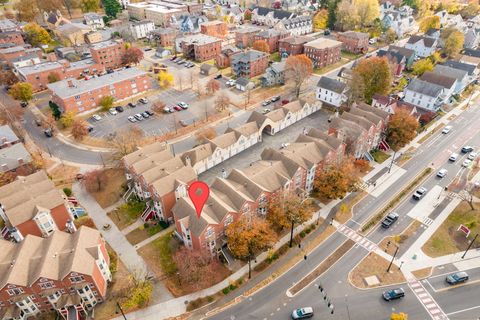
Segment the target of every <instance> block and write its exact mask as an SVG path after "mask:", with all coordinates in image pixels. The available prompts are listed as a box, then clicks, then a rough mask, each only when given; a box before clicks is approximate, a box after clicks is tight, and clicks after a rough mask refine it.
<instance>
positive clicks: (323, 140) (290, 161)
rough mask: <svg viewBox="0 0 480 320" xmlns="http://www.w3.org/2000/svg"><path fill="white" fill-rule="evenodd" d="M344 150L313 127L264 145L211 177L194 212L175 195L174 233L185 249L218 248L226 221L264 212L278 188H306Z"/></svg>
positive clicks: (217, 251) (216, 250) (223, 240)
mask: <svg viewBox="0 0 480 320" xmlns="http://www.w3.org/2000/svg"><path fill="white" fill-rule="evenodd" d="M344 150H345V146H344V145H343V143H342V142H341V141H340V140H339V139H336V138H335V137H332V136H329V135H327V134H325V133H323V132H320V131H319V130H315V129H312V130H310V131H309V132H308V135H306V134H302V135H300V136H299V137H298V139H297V142H295V143H292V144H291V145H289V146H288V147H286V148H284V149H281V150H279V151H277V150H273V149H265V150H264V151H263V153H262V156H261V157H262V159H261V160H259V161H255V162H253V163H251V164H250V165H249V166H248V167H246V168H244V169H234V170H232V172H231V173H230V174H229V175H228V176H227V175H226V174H224V176H223V177H221V178H216V179H215V180H214V182H213V183H212V185H211V187H210V197H209V199H208V200H207V203H206V204H205V206H204V208H203V210H202V212H201V215H200V217H197V215H196V211H195V208H194V206H193V204H192V203H191V201H190V199H189V198H187V197H185V198H182V199H179V200H178V202H177V204H176V205H175V207H174V208H173V212H174V217H175V227H176V231H175V233H176V235H177V236H178V237H179V238H180V239H181V240H182V241H183V243H184V245H185V246H186V247H187V248H189V249H192V250H208V251H209V252H211V253H212V254H221V251H222V249H223V248H225V246H226V236H225V229H226V227H227V226H228V225H229V224H230V223H232V222H234V221H236V220H238V219H239V218H240V217H241V216H243V215H259V216H263V217H264V216H265V215H267V214H268V212H267V206H268V202H269V200H270V199H271V198H272V197H275V196H278V195H279V194H281V193H283V192H302V191H303V192H304V194H308V192H309V191H311V190H312V188H313V180H314V178H315V176H316V175H317V174H318V172H319V170H321V168H323V167H325V166H327V165H331V164H334V163H335V162H336V161H338V160H339V159H341V158H342V157H343V153H344ZM225 257H226V258H227V261H228V255H226V256H225Z"/></svg>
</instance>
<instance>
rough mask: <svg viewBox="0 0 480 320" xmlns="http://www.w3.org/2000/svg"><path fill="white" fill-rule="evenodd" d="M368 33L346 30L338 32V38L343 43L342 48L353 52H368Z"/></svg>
mask: <svg viewBox="0 0 480 320" xmlns="http://www.w3.org/2000/svg"><path fill="white" fill-rule="evenodd" d="M368 38H369V34H368V33H363V32H355V31H346V32H339V33H338V34H337V40H338V41H340V42H341V43H343V46H342V49H343V50H345V51H348V52H352V53H366V52H367V51H368Z"/></svg>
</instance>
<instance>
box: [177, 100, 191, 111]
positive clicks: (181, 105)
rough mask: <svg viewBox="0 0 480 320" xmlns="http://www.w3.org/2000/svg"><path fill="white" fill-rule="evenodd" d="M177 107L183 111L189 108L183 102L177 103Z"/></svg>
mask: <svg viewBox="0 0 480 320" xmlns="http://www.w3.org/2000/svg"><path fill="white" fill-rule="evenodd" d="M177 105H178V106H179V107H180V108H182V109H184V110H185V109H188V107H189V105H188V103H185V102H183V101H180V102H179V103H177Z"/></svg>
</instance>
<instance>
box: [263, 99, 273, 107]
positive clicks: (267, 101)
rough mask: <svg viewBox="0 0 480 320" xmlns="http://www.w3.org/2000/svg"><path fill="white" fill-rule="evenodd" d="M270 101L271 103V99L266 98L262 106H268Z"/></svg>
mask: <svg viewBox="0 0 480 320" xmlns="http://www.w3.org/2000/svg"><path fill="white" fill-rule="evenodd" d="M270 103H271V101H270V100H265V101H263V102H262V106H264V107H266V106H268V105H269V104H270Z"/></svg>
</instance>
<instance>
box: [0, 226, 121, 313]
mask: <svg viewBox="0 0 480 320" xmlns="http://www.w3.org/2000/svg"><path fill="white" fill-rule="evenodd" d="M0 252H1V253H0V265H2V266H3V267H2V272H1V273H0V318H2V319H21V320H26V319H31V318H32V317H37V316H40V315H41V314H42V313H44V312H49V311H50V310H56V311H57V312H58V313H59V315H60V316H61V317H62V319H65V320H67V319H72V317H73V318H76V319H79V318H84V317H86V316H87V313H90V312H91V311H92V309H93V308H94V307H95V306H96V305H97V304H98V303H101V302H102V301H104V300H105V298H106V295H107V283H108V282H109V281H111V280H112V275H111V273H110V270H109V264H110V259H109V256H108V253H107V248H106V245H105V242H104V240H103V238H102V237H101V235H100V232H99V231H98V230H96V229H92V228H88V227H85V226H83V227H81V228H80V229H79V230H78V231H76V232H73V233H67V232H61V231H55V232H54V233H53V234H52V235H51V236H50V237H49V238H42V237H38V236H34V235H28V236H27V237H25V240H24V241H23V242H22V243H20V244H14V243H12V242H10V241H5V240H0Z"/></svg>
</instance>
